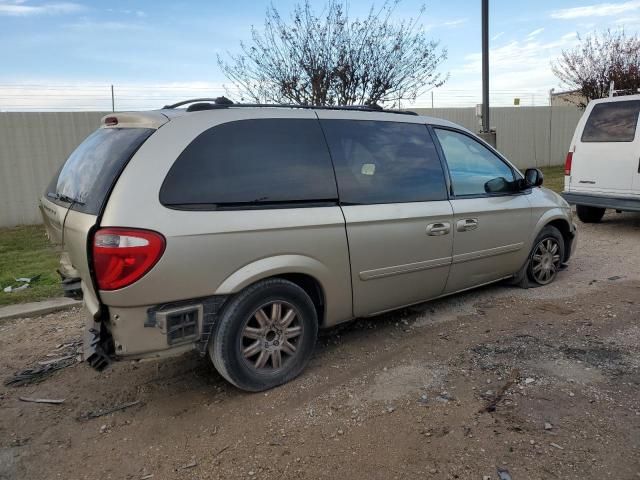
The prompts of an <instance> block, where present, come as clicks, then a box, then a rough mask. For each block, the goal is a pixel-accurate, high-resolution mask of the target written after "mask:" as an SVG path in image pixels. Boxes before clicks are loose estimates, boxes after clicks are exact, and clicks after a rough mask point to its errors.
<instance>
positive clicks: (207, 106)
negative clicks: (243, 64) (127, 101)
mask: <svg viewBox="0 0 640 480" xmlns="http://www.w3.org/2000/svg"><path fill="white" fill-rule="evenodd" d="M203 102H213V103H203ZM188 104H194V105H191V106H190V107H189V108H187V111H188V112H193V111H200V110H214V109H219V108H229V107H232V108H236V107H240V108H303V109H310V110H347V111H349V110H350V111H359V112H381V113H396V114H400V115H418V114H417V113H416V112H412V111H410V110H385V109H384V108H382V107H381V106H380V105H376V104H373V105H299V104H292V103H291V104H289V103H234V102H232V101H231V100H229V99H228V98H226V97H217V98H194V99H191V100H184V101H182V102H178V103H174V104H173V105H165V106H164V107H162V108H163V109H174V108H178V107H182V106H183V105H188Z"/></svg>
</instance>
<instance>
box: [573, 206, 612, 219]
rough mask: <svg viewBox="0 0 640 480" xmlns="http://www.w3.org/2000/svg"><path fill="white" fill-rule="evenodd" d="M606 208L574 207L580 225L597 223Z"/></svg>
mask: <svg viewBox="0 0 640 480" xmlns="http://www.w3.org/2000/svg"><path fill="white" fill-rule="evenodd" d="M605 211H606V208H599V207H587V206H586V205H576V212H577V214H578V218H579V219H580V221H581V222H582V223H598V222H599V221H600V220H602V217H603V216H604V212H605Z"/></svg>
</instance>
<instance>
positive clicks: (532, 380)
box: [524, 377, 536, 385]
mask: <svg viewBox="0 0 640 480" xmlns="http://www.w3.org/2000/svg"><path fill="white" fill-rule="evenodd" d="M535 381H536V379H535V378H531V377H529V378H526V379H525V381H524V383H525V385H529V384H530V383H533V382H535Z"/></svg>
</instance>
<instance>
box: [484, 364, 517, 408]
mask: <svg viewBox="0 0 640 480" xmlns="http://www.w3.org/2000/svg"><path fill="white" fill-rule="evenodd" d="M519 378H520V370H518V369H517V368H514V369H513V370H511V373H510V374H509V378H507V381H506V383H505V384H504V385H502V387H500V389H499V390H498V392H497V393H496V395H495V396H494V397H493V399H491V400H490V401H489V403H488V404H487V405H486V406H485V407H483V408H481V409H480V411H479V412H478V413H485V412H495V410H496V407H497V406H498V403H500V401H501V400H502V397H504V394H505V393H507V390H509V389H510V388H511V387H512V386H513V384H514V383H517V382H518V379H519Z"/></svg>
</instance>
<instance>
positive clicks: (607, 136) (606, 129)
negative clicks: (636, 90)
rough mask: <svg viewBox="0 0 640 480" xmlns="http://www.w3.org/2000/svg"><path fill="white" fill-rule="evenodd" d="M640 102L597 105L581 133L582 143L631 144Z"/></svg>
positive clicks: (639, 111) (634, 133)
mask: <svg viewBox="0 0 640 480" xmlns="http://www.w3.org/2000/svg"><path fill="white" fill-rule="evenodd" d="M639 114H640V100H631V101H623V102H609V103H599V104H598V105H596V106H594V107H593V110H591V114H590V115H589V118H588V119H587V124H586V125H585V127H584V131H583V132H582V141H583V142H587V143H588V142H633V140H634V139H635V136H636V126H637V124H638V115H639Z"/></svg>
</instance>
